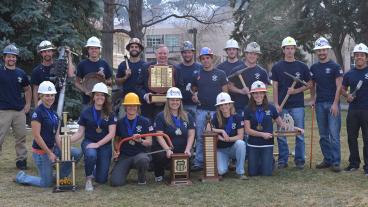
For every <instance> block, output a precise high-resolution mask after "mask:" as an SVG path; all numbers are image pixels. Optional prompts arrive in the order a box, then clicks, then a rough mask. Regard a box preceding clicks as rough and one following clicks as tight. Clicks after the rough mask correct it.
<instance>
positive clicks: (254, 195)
mask: <svg viewBox="0 0 368 207" xmlns="http://www.w3.org/2000/svg"><path fill="white" fill-rule="evenodd" d="M306 115H307V118H306V130H305V136H306V156H307V159H306V160H307V163H306V168H305V169H304V170H296V169H295V168H294V164H293V163H292V160H293V158H290V162H289V168H287V169H284V170H276V171H275V173H274V176H272V177H254V178H251V179H250V180H247V181H241V180H238V179H236V177H235V173H234V172H231V173H230V174H229V175H228V176H226V177H225V178H224V180H223V181H221V182H218V183H201V182H199V181H198V178H199V177H200V175H201V173H200V172H199V173H193V174H192V181H193V182H194V184H193V185H192V186H189V187H170V186H167V185H165V184H156V183H154V177H153V173H148V184H147V185H146V186H138V185H137V184H136V173H135V171H131V175H130V177H129V184H128V185H126V186H124V187H119V188H112V187H110V186H108V185H99V186H97V187H96V188H95V191H94V192H92V193H87V192H85V191H84V189H83V187H84V169H83V162H81V163H79V164H78V165H77V169H76V170H77V184H78V185H79V186H80V187H81V188H82V190H78V191H77V192H75V193H72V192H65V193H57V194H54V193H52V192H51V191H52V189H51V188H49V189H40V188H36V187H30V186H21V185H18V184H16V183H14V182H13V181H12V180H13V178H14V176H15V174H16V172H17V170H16V168H15V163H14V158H15V155H14V154H15V153H14V141H13V138H12V137H7V138H6V140H5V143H4V145H3V152H2V155H1V159H0V166H1V167H0V206H11V207H14V206H89V207H92V206H368V197H367V193H368V182H367V181H368V178H367V177H365V176H364V174H363V170H362V169H360V170H359V171H356V172H353V173H344V172H341V173H333V172H331V171H330V170H316V169H309V150H310V143H311V142H310V125H311V117H310V115H311V112H310V110H309V108H308V109H307V110H306ZM345 117H346V113H344V114H343V120H344V121H343V128H342V130H341V143H342V166H343V167H344V166H346V164H347V160H348V147H347V139H346V129H345ZM314 134H315V137H314V149H313V151H314V154H313V155H314V156H313V158H314V159H313V166H314V165H315V164H316V162H319V161H320V160H321V152H320V148H319V144H318V138H317V137H318V135H317V134H318V132H317V127H315V131H314ZM27 141H28V142H27V145H28V149H29V150H30V149H31V141H32V137H31V136H30V135H29V136H28V139H27ZM293 143H294V140H293V139H290V143H289V146H290V147H291V149H293V148H294V147H293V146H294V144H293ZM360 148H362V142H361V139H360ZM276 151H277V149H275V152H276ZM361 154H362V153H361ZM28 163H29V166H30V169H29V170H28V171H27V173H30V174H32V175H35V174H37V172H36V169H35V166H34V164H33V161H32V158H31V153H29V159H28ZM307 166H308V167H307ZM167 175H168V173H167Z"/></svg>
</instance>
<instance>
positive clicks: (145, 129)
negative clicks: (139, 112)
mask: <svg viewBox="0 0 368 207" xmlns="http://www.w3.org/2000/svg"><path fill="white" fill-rule="evenodd" d="M126 120H127V121H128V122H129V124H130V127H133V122H134V119H133V120H129V119H128V118H127V117H126V116H125V117H123V118H122V119H120V120H119V121H118V122H117V124H116V136H118V137H121V138H126V137H130V135H129V134H128V125H127V124H126ZM133 130H134V131H133V134H147V133H150V132H152V131H153V127H152V125H151V123H150V121H149V120H148V119H147V118H145V117H143V116H138V117H137V122H136V126H135V127H134V129H133ZM120 152H121V154H124V155H126V156H135V155H137V154H139V153H142V152H146V147H145V146H143V145H142V144H141V143H138V142H135V141H134V145H132V144H130V143H129V142H124V143H123V145H121V148H120Z"/></svg>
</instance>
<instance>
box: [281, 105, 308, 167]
mask: <svg viewBox="0 0 368 207" xmlns="http://www.w3.org/2000/svg"><path fill="white" fill-rule="evenodd" d="M285 113H289V114H290V115H291V117H292V118H293V119H294V125H295V126H296V127H299V128H301V129H304V114H305V112H304V107H297V108H290V109H283V110H282V113H281V116H283V114H285ZM277 143H278V146H279V161H278V163H279V165H280V164H287V163H288V159H289V146H288V143H287V139H286V137H277ZM294 163H295V164H296V165H304V164H305V143H304V135H303V134H301V135H298V136H296V139H295V159H294Z"/></svg>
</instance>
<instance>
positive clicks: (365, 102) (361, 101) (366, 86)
mask: <svg viewBox="0 0 368 207" xmlns="http://www.w3.org/2000/svg"><path fill="white" fill-rule="evenodd" d="M359 80H362V81H363V85H362V87H361V88H360V89H359V90H358V91H357V92H356V97H355V98H354V100H353V102H351V103H350V104H349V110H350V109H363V110H367V109H368V67H365V68H363V69H357V68H353V69H351V70H350V71H348V72H347V73H346V74H345V75H344V78H343V81H342V85H343V86H345V87H350V91H351V92H353V91H354V90H355V88H356V85H357V84H358V82H359Z"/></svg>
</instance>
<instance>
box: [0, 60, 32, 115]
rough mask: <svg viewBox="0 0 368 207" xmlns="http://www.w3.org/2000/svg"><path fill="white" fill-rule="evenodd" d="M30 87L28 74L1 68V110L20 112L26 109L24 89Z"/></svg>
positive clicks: (19, 70) (18, 69) (20, 70)
mask: <svg viewBox="0 0 368 207" xmlns="http://www.w3.org/2000/svg"><path fill="white" fill-rule="evenodd" d="M26 86H29V79H28V77H27V75H26V73H25V72H24V71H23V70H22V69H20V68H16V69H15V70H10V69H7V68H6V67H1V68H0V110H16V111H20V110H22V109H23V108H24V104H25V101H24V98H23V96H22V92H23V91H24V90H23V88H24V87H26Z"/></svg>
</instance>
